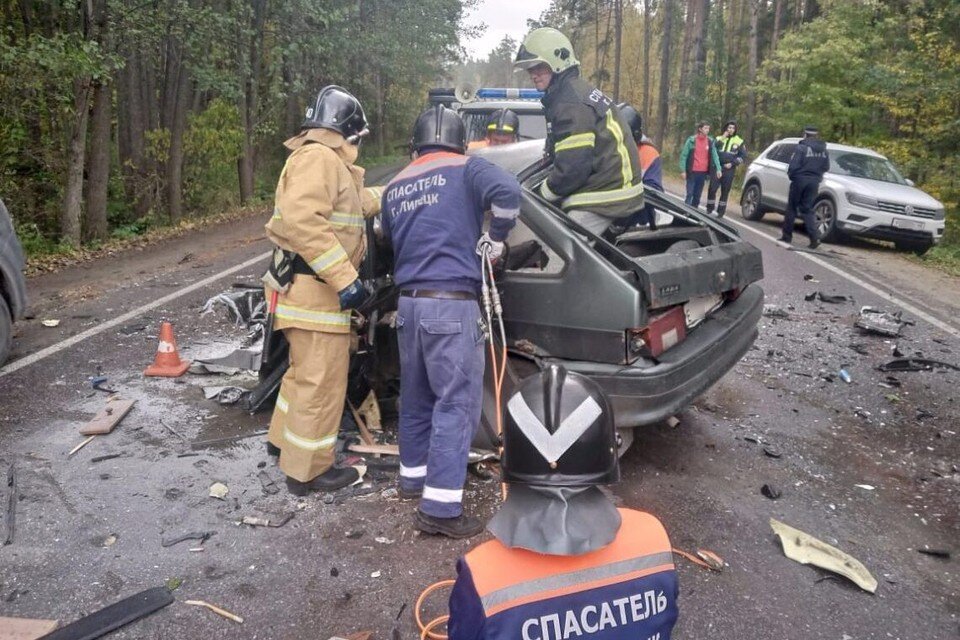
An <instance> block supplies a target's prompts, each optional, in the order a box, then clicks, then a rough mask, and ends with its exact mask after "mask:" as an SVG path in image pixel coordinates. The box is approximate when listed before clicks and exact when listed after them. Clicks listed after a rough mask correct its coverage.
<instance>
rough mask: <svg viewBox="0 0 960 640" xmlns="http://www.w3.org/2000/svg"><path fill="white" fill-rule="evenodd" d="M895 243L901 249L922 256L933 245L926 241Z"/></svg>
mask: <svg viewBox="0 0 960 640" xmlns="http://www.w3.org/2000/svg"><path fill="white" fill-rule="evenodd" d="M894 245H895V246H896V247H897V249H898V250H899V251H913V252H914V253H915V254H916V255H918V256H922V255H923V254H925V253H926V252H927V251H930V248H931V247H933V245H932V244H929V243H926V242H895V243H894Z"/></svg>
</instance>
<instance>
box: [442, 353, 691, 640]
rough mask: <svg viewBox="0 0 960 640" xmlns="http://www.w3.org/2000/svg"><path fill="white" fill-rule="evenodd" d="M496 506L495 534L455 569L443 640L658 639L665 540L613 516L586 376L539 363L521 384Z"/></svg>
mask: <svg viewBox="0 0 960 640" xmlns="http://www.w3.org/2000/svg"><path fill="white" fill-rule="evenodd" d="M501 467H502V470H503V479H504V481H505V482H507V483H509V493H508V497H507V501H506V502H505V503H504V504H503V506H502V507H501V509H500V511H499V512H498V513H497V514H496V515H495V516H494V517H493V519H492V520H491V521H490V523H489V524H488V525H487V528H488V529H489V530H490V532H491V533H492V534H493V535H494V536H495V537H496V540H491V541H490V542H486V543H484V544H481V545H480V546H478V547H476V548H475V549H473V550H472V551H469V552H468V553H467V554H466V555H465V556H464V557H463V558H461V559H460V560H459V561H458V563H457V580H456V583H455V585H454V587H453V593H452V594H451V596H450V619H449V621H448V623H447V628H448V629H449V637H450V640H507V639H509V640H514V639H516V640H547V639H548V638H549V640H562V639H564V638H575V637H594V635H593V634H597V635H596V636H595V637H598V638H599V637H602V638H609V639H614V640H619V639H621V638H622V639H624V640H626V639H627V638H630V639H631V640H633V639H641V640H646V639H648V638H659V639H660V640H669V639H670V633H671V630H672V629H673V625H674V623H676V621H677V595H678V591H679V590H678V585H677V574H676V569H675V567H674V564H673V554H672V551H671V546H670V540H669V538H668V537H667V532H666V531H665V530H664V528H663V525H662V524H660V521H659V520H657V518H655V517H654V516H652V515H650V514H649V513H644V512H642V511H635V510H633V509H617V508H616V507H615V506H614V505H613V503H611V502H610V501H609V500H608V499H607V497H606V496H605V495H604V494H603V493H602V492H601V491H600V488H599V485H603V484H610V483H612V482H616V481H618V480H619V479H620V468H619V466H618V458H617V442H616V434H615V431H614V426H613V412H612V409H611V407H610V402H609V401H608V400H607V397H606V396H605V395H604V393H603V391H601V389H600V388H599V387H598V386H597V385H596V383H594V382H593V381H591V380H590V379H588V378H586V377H584V376H581V375H579V374H576V373H568V372H567V371H566V370H565V369H564V368H563V367H560V366H557V365H550V366H549V367H548V368H547V369H546V370H544V371H542V372H540V373H537V374H534V375H532V376H530V377H529V378H527V379H526V380H523V381H522V382H521V383H520V385H519V390H518V391H517V392H516V393H514V394H513V396H512V397H511V398H510V401H509V402H508V404H507V415H506V416H505V420H504V429H503V457H502V461H501Z"/></svg>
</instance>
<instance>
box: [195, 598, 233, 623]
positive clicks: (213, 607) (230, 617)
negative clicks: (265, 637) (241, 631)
mask: <svg viewBox="0 0 960 640" xmlns="http://www.w3.org/2000/svg"><path fill="white" fill-rule="evenodd" d="M183 604H189V605H191V606H193V607H206V608H207V609H210V611H213V612H214V613H215V614H217V615H219V616H223V617H224V618H227V619H228V620H233V621H234V622H236V623H238V624H243V618H241V617H240V616H238V615H237V614H235V613H230V612H229V611H227V610H226V609H221V608H220V607H218V606H217V605H215V604H210V603H209V602H206V601H205V600H184V601H183Z"/></svg>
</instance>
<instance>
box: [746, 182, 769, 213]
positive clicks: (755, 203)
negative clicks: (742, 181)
mask: <svg viewBox="0 0 960 640" xmlns="http://www.w3.org/2000/svg"><path fill="white" fill-rule="evenodd" d="M761 195H762V192H761V191H760V185H759V184H757V183H756V182H751V183H750V184H749V185H747V188H746V189H744V190H743V195H742V196H740V215H742V216H743V217H744V219H745V220H759V219H761V218H762V217H763V213H764V212H763V205H762V204H761V202H760V197H761Z"/></svg>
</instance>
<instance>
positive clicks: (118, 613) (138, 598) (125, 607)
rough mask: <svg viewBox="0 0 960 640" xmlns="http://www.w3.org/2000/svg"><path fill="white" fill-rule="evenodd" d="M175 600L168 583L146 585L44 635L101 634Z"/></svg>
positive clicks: (57, 638)
mask: <svg viewBox="0 0 960 640" xmlns="http://www.w3.org/2000/svg"><path fill="white" fill-rule="evenodd" d="M172 602H173V594H172V593H170V591H169V590H168V589H167V588H166V587H154V588H152V589H147V590H146V591H141V592H140V593H137V594H134V595H132V596H130V597H128V598H124V599H123V600H120V601H119V602H115V603H113V604H112V605H110V606H108V607H105V608H103V609H100V610H99V611H96V612H94V613H91V614H90V615H88V616H84V617H83V618H80V619H79V620H76V621H74V622H71V623H70V624H68V625H66V626H64V627H60V628H59V629H57V630H56V631H54V632H53V633H51V634H49V635H47V636H44V640H77V639H78V638H91V639H92V638H99V637H100V636H104V635H106V634H108V633H110V632H111V631H113V630H114V629H119V628H120V627H122V626H124V625H127V624H129V623H131V622H135V621H137V620H139V619H140V618H143V617H145V616H148V615H150V614H151V613H154V612H155V611H159V610H160V609H162V608H164V607H166V606H167V605H169V604H171V603H172Z"/></svg>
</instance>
